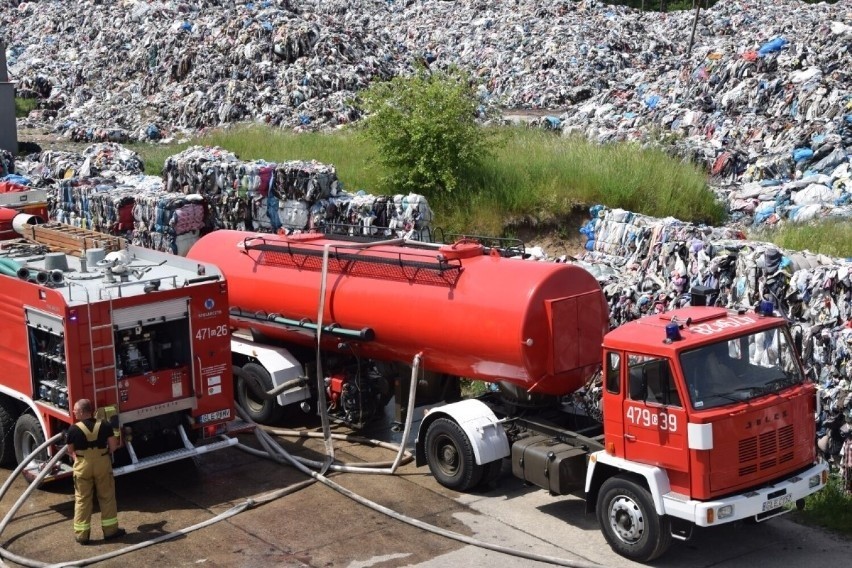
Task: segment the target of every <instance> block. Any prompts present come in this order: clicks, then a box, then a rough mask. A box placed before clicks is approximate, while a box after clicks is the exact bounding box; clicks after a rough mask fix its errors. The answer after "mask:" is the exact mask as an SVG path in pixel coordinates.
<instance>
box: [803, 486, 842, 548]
mask: <svg viewBox="0 0 852 568" xmlns="http://www.w3.org/2000/svg"><path fill="white" fill-rule="evenodd" d="M799 515H800V516H801V517H803V518H804V520H805V521H806V522H809V523H814V524H817V525H819V526H821V527H825V528H828V529H832V530H835V531H838V532H840V533H843V534H846V535H852V494H850V493H847V492H845V491H844V490H843V482H842V480H841V479H840V477H839V476H837V475H832V476H831V477H829V480H828V484H827V485H826V486H825V488H824V489H823V490H822V491H820V492H819V493H815V494H813V495H811V496H810V497H808V498H807V499H806V500H805V509H804V510H803V511H801V512H800V513H799Z"/></svg>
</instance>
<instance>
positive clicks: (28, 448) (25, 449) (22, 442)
mask: <svg viewBox="0 0 852 568" xmlns="http://www.w3.org/2000/svg"><path fill="white" fill-rule="evenodd" d="M43 443H44V432H43V431H42V429H41V424H39V422H38V419H37V418H36V417H35V416H33V415H32V414H22V415H21V416H20V417H19V418H18V421H17V422H16V423H15V458H16V459H17V460H18V463H21V462H22V461H24V460H25V459H26V458H27V456H29V455H30V454H31V453H33V450H35V449H36V448H37V447H39V446H40V445H41V444H43ZM36 459H39V460H42V461H47V460H48V459H49V458H48V456H47V449H44V450H42V451H41V452H39V454H38V456H37V457H36Z"/></svg>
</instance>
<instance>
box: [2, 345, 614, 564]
mask: <svg viewBox="0 0 852 568" xmlns="http://www.w3.org/2000/svg"><path fill="white" fill-rule="evenodd" d="M420 358H421V356H420V354H418V355H417V356H416V357H415V358H414V361H413V364H412V376H411V381H410V390H409V397H408V406H407V408H408V409H409V411H408V412H406V420H405V426H404V429H403V437H402V440H403V441H402V443H401V444H399V445H398V446H396V445H393V444H389V443H387V442H382V441H379V440H371V439H366V438H361V437H358V436H351V435H341V434H332V433H331V432H330V430H329V429H327V428H325V427H324V428H323V432H322V433H319V432H304V431H292V430H277V429H264V428H262V427H259V426H258V425H257V424H255V423H254V422H253V421H252V420H251V418H250V417H249V415H248V413H247V412H246V411H245V410H244V409H243V408H242V407H240V406H239V405H237V407H236V408H237V412H238V413H239V415H240V416H241V418H243V420H245V421H246V422H249V423H251V424H252V425H254V426H255V436H256V438H257V440H258V442H259V443H260V445H261V446H262V448H263V450H258V449H257V448H253V447H251V446H247V445H245V444H242V443H239V444H237V445H236V447H237V448H239V449H241V450H242V451H245V452H247V453H250V454H252V455H255V456H259V457H264V458H268V459H272V460H274V461H276V462H278V463H281V464H284V465H291V466H293V467H295V468H296V469H298V470H299V471H300V472H302V473H304V474H305V475H307V476H308V477H309V478H310V479H307V480H305V481H302V482H299V483H296V484H293V485H289V486H287V487H284V488H281V489H277V490H273V491H270V492H267V493H264V494H261V495H259V496H255V497H250V498H248V499H246V500H245V501H244V502H243V503H240V504H238V505H236V506H234V507H232V508H230V509H228V510H227V511H224V512H222V513H220V514H218V515H216V516H215V517H213V518H211V519H207V520H205V521H202V522H200V523H197V524H194V525H192V526H189V527H186V528H183V529H179V530H177V531H174V532H171V533H168V534H165V535H160V536H158V537H156V538H153V539H150V540H146V541H144V542H140V543H136V544H133V545H131V546H127V547H124V548H121V549H118V550H114V551H111V552H108V553H104V554H101V555H98V556H94V557H91V558H86V559H81V560H73V561H68V562H60V563H55V564H49V563H45V562H41V561H38V560H33V559H30V558H25V557H22V556H19V555H17V554H14V553H12V552H10V551H8V550H6V549H5V548H2V547H0V558H5V559H8V560H11V561H13V562H16V563H18V564H21V565H23V566H28V567H31V568H54V567H60V566H62V567H64V566H86V565H90V564H94V563H97V562H102V561H105V560H108V559H110V558H115V557H118V556H121V555H124V554H128V553H130V552H134V551H136V550H140V549H142V548H146V547H148V546H151V545H154V544H158V543H160V542H165V541H168V540H171V539H174V538H177V537H178V536H183V535H186V534H189V533H190V532H193V531H196V530H199V529H202V528H205V527H208V526H210V525H213V524H215V523H218V522H221V521H224V520H226V519H229V518H231V517H234V516H235V515H238V514H239V513H241V512H243V511H246V510H248V509H252V508H254V507H257V506H260V505H263V504H266V503H269V502H271V501H274V500H276V499H279V498H281V497H284V496H286V495H289V494H291V493H294V492H296V491H299V490H301V489H303V488H305V487H307V486H308V485H311V484H312V483H314V482H315V481H318V482H320V483H322V484H323V485H325V486H327V487H329V488H331V489H333V490H334V491H336V492H338V493H340V494H341V495H344V496H345V497H348V498H350V499H352V500H354V501H355V502H357V503H359V504H361V505H364V506H365V507H369V508H370V509H372V510H374V511H376V512H379V513H382V514H383V515H386V516H388V517H391V518H393V519H396V520H398V521H400V522H403V523H406V524H408V525H411V526H413V527H416V528H419V529H421V530H425V531H427V532H430V533H432V534H436V535H438V536H442V537H445V538H449V539H452V540H455V541H458V542H461V543H464V544H468V545H471V546H476V547H478V548H482V549H486V550H491V551H494V552H499V553H502V554H506V555H509V556H514V557H518V558H524V559H527V560H534V561H538V562H544V563H548V564H554V565H557V566H569V567H573V568H600V565H599V564H595V563H592V562H584V561H576V560H570V559H565V558H558V557H553V556H548V555H542V554H536V553H532V552H525V551H519V550H515V549H512V548H509V547H506V546H502V545H499V544H493V543H489V542H485V541H481V540H478V539H476V538H473V537H469V536H466V535H463V534H460V533H457V532H454V531H450V530H447V529H444V528H441V527H438V526H435V525H432V524H429V523H426V522H423V521H421V520H419V519H415V518H413V517H409V516H407V515H404V514H402V513H399V512H397V511H394V510H392V509H390V508H388V507H385V506H384V505H381V504H379V503H376V502H375V501H372V500H370V499H367V498H365V497H363V496H361V495H358V494H357V493H355V492H353V491H351V490H349V489H347V488H345V487H343V486H342V485H340V484H338V483H336V482H334V481H332V480H331V479H329V478H328V477H327V476H326V475H325V474H326V472H327V471H329V470H330V471H333V472H340V473H370V474H388V475H392V474H394V473H395V472H396V470H397V468H398V467H399V466H400V465H402V464H403V463H408V462H410V461H411V460H412V459H413V457H412V456H411V454H410V453H409V452H407V451H406V450H405V440H407V439H408V436H409V434H410V431H411V425H412V421H413V415H414V413H413V412H411V411H410V409H412V408H413V407H414V398H415V393H416V384H417V380H416V378H417V373H418V371H419V368H420ZM279 388H280V387H279ZM267 394H269V393H267ZM320 409H321V413H322V414H326V415H327V408H326V407H325V406H324V405H321V406H320ZM272 434H275V435H279V436H287V437H293V436H295V437H301V438H314V437H316V438H319V437H322V438H323V440H324V442H325V446H326V448H327V450H328V453H329V455H328V456H327V459H326V460H325V461H324V462H318V461H316V460H309V459H306V458H301V457H297V456H293V455H292V454H290V453H289V452H288V451H287V450H285V449H284V448H283V447H282V446H281V444H280V443H279V442H278V441H277V440H276V439H275V438H273V436H272ZM61 437H62V434H57V435H56V436H54V437H52V438H50V439H49V440H46V441H45V442H44V443H42V444H41V445H40V446H38V447H37V448H36V449H35V450H34V451H33V452H32V453H31V454H30V455H29V456H27V457H26V458H25V459H24V460H22V462H21V464H19V465H18V467H17V468H16V469H15V471H14V472H12V474H11V475H10V476H9V478H8V479H7V480H6V483H5V484H4V485H3V487H2V488H0V499H2V497H3V495H5V493H6V491H8V489H9V487H10V486H11V484H12V482H13V480H14V479H15V478H16V477H17V476H18V475H19V474H20V473H21V472H22V471H23V470H24V468H25V467H26V465H27V464H29V463H30V462H31V461H32V460H33V459H34V458H35V457H36V456H37V455H38V454H39V452H41V451H43V450H44V449H45V448H47V447H48V446H49V445H50V444H52V443H55V442H57V441H59V440H60V439H61ZM335 439H337V440H345V441H349V442H358V443H366V444H370V445H373V446H376V447H382V448H386V449H390V450H394V451H396V452H397V455H396V457H395V459H394V460H393V461H392V462H391V461H388V462H374V463H359V464H340V463H334V461H335V460H334V458H333V457H332V456H333V451H334V450H333V443H332V440H335ZM66 452H67V447H65V446H63V447H62V448H61V449H60V450H59V451H58V452H57V453H56V454H55V455H54V456H53V457H52V458H51V459H50V461H49V462H48V463H47V464H46V465H45V467H44V468H43V469H42V471H41V472H40V473H39V475H38V476H37V477H36V479H35V480H33V482H32V483H31V484H30V486H29V487H28V488H27V489H26V490H25V492H24V493H23V494H22V495H21V497H20V498H19V499H18V501H17V502H16V503H15V505H14V506H13V507H12V508H11V509H10V510H9V511H8V512H7V514H6V516H5V517H4V518H3V520H2V521H0V534H2V532H3V530H5V528H6V526H7V525H8V523H9V522H10V521H11V519H12V517H14V515H15V514H16V513H17V511H18V510H19V509H20V507H21V506H22V505H23V503H24V502H25V501H26V499H27V498H28V497H29V495H30V494H31V493H32V492H33V491H34V490H35V488H37V487H38V485H39V484H40V483H41V481H42V480H43V479H44V477H46V476H47V474H48V472H50V471H51V469H52V468H53V466H54V465H55V464H56V462H57V461H58V460H59V459H61V458H62V457H63V456H64V455H65V453H66ZM311 468H314V469H316V470H318V471H314V470H313V469H311ZM0 562H2V561H0Z"/></svg>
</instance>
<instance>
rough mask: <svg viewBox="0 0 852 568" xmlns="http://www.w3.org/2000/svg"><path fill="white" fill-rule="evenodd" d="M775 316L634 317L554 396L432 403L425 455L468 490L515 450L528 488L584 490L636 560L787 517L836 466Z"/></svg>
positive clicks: (695, 310) (518, 393)
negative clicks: (819, 440)
mask: <svg viewBox="0 0 852 568" xmlns="http://www.w3.org/2000/svg"><path fill="white" fill-rule="evenodd" d="M766 314H771V307H770V308H767V311H766V312H764V313H757V312H755V311H745V310H741V311H732V310H727V309H723V308H716V307H705V306H692V307H686V308H682V309H678V310H675V311H672V312H666V313H664V314H658V315H651V316H647V317H644V318H642V319H639V320H635V321H632V322H629V323H627V324H624V325H622V326H620V327H618V328H616V329H614V330H612V331H610V332H609V333H607V334H605V335H603V336H602V337H603V339H602V345H603V349H602V365H601V372H600V374H599V375H598V376H597V377H596V378H592V379H590V380H589V381H588V382H587V383H586V385H585V386H584V387H583V388H582V389H580V390H579V391H576V392H571V393H569V394H567V395H564V396H557V397H551V400H550V401H548V397H547V396H546V395H535V394H533V393H531V392H530V391H529V390H527V391H523V390H520V389H517V388H516V386H515V385H512V384H510V383H509V382H508V381H503V382H499V383H498V385H499V392H497V393H489V394H487V395H485V396H483V397H480V398H478V399H470V400H464V401H461V402H458V403H453V404H449V405H445V406H442V407H438V408H434V409H432V410H430V412H429V413H428V414H427V415H426V416H425V417H424V419H423V421H422V423H421V425H420V430H419V435H418V440H417V448H416V449H417V463H418V465H421V464H424V463H428V465H429V467H430V470H431V471H432V473H433V475H434V476H435V477H436V479H437V480H438V481H439V482H440V483H441V484H442V485H445V486H446V487H450V488H452V489H456V490H465V489H470V488H472V487H475V486H477V485H479V484H481V483H482V481H483V480H488V479H489V477H490V476H492V475H494V471H495V469H496V470H498V471H499V465H498V464H500V463H501V461H502V458H503V457H508V458H510V459H511V462H512V474H513V475H514V476H516V477H518V478H520V479H522V480H524V481H525V482H527V483H529V484H533V485H537V486H539V487H541V488H543V489H546V490H548V491H549V492H550V493H551V494H554V495H567V494H574V495H578V496H583V497H585V499H586V508H587V512H593V511H594V512H595V513H596V516H597V518H598V521H599V523H600V527H601V531H602V532H603V534H604V536H605V538H606V540H607V542H608V543H609V544H610V546H611V547H612V548H613V550H615V551H616V552H617V553H619V554H621V555H622V556H625V557H627V558H630V559H633V560H637V561H640V562H647V561H650V560H653V559H654V558H657V557H659V556H661V555H662V554H663V553H664V552H665V551H666V550H667V549H668V547H669V546H670V544H671V541H672V539H673V538H674V539H679V540H686V539H688V538H689V537H690V536H691V534H692V531H693V528H694V527H695V526H698V527H712V526H715V525H719V524H724V523H730V522H732V521H737V520H743V519H753V520H755V521H762V520H766V519H769V518H771V517H774V516H777V515H780V514H782V513H784V512H787V511H788V510H789V505H791V504H797V505H800V504H801V503H802V500H803V499H804V498H805V497H806V496H807V495H810V494H812V493H814V492H816V491H818V490H820V489H821V488H822V487H823V486H824V484H825V483H826V481H827V469H826V466H825V464H822V463H817V456H816V451H815V444H814V436H815V432H814V420H813V415H814V411H815V401H816V398H815V386H814V385H813V384H811V383H810V382H809V381H808V380H807V379H806V377H805V373H804V372H803V369H802V366H801V363H800V361H799V358H798V356H797V353H796V350H795V348H794V344H793V338H792V335H791V333H790V330H789V329H788V326H787V324H786V322H785V320H784V319H782V318H779V317H773V316H771V315H766ZM580 319H582V318H580ZM596 319H597V318H595V320H596ZM553 329H554V330H556V329H562V330H564V329H565V328H564V327H562V326H559V325H554V327H553ZM552 345H554V348H556V346H559V345H567V342H566V341H565V340H564V339H563V340H560V341H554V342H553V343H552ZM581 392H582V393H583V394H579V393H581ZM584 398H585V400H587V401H592V403H591V404H589V403H583V404H577V403H576V401H577V400H579V399H584Z"/></svg>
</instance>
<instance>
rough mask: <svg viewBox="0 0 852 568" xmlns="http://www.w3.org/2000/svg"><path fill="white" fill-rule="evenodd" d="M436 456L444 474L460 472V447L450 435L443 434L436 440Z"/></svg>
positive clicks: (453, 474) (452, 475)
mask: <svg viewBox="0 0 852 568" xmlns="http://www.w3.org/2000/svg"><path fill="white" fill-rule="evenodd" d="M435 457H436V458H437V463H438V467H439V468H441V471H442V472H443V473H444V474H446V475H448V476H450V477H454V476H455V475H456V474H458V472H459V467H460V463H461V459H460V455H459V449H458V448H457V447H456V445H455V444H454V443H453V441H452V440H451V439H450V438H449V436H441V437H439V438H438V439H437V440H435Z"/></svg>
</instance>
